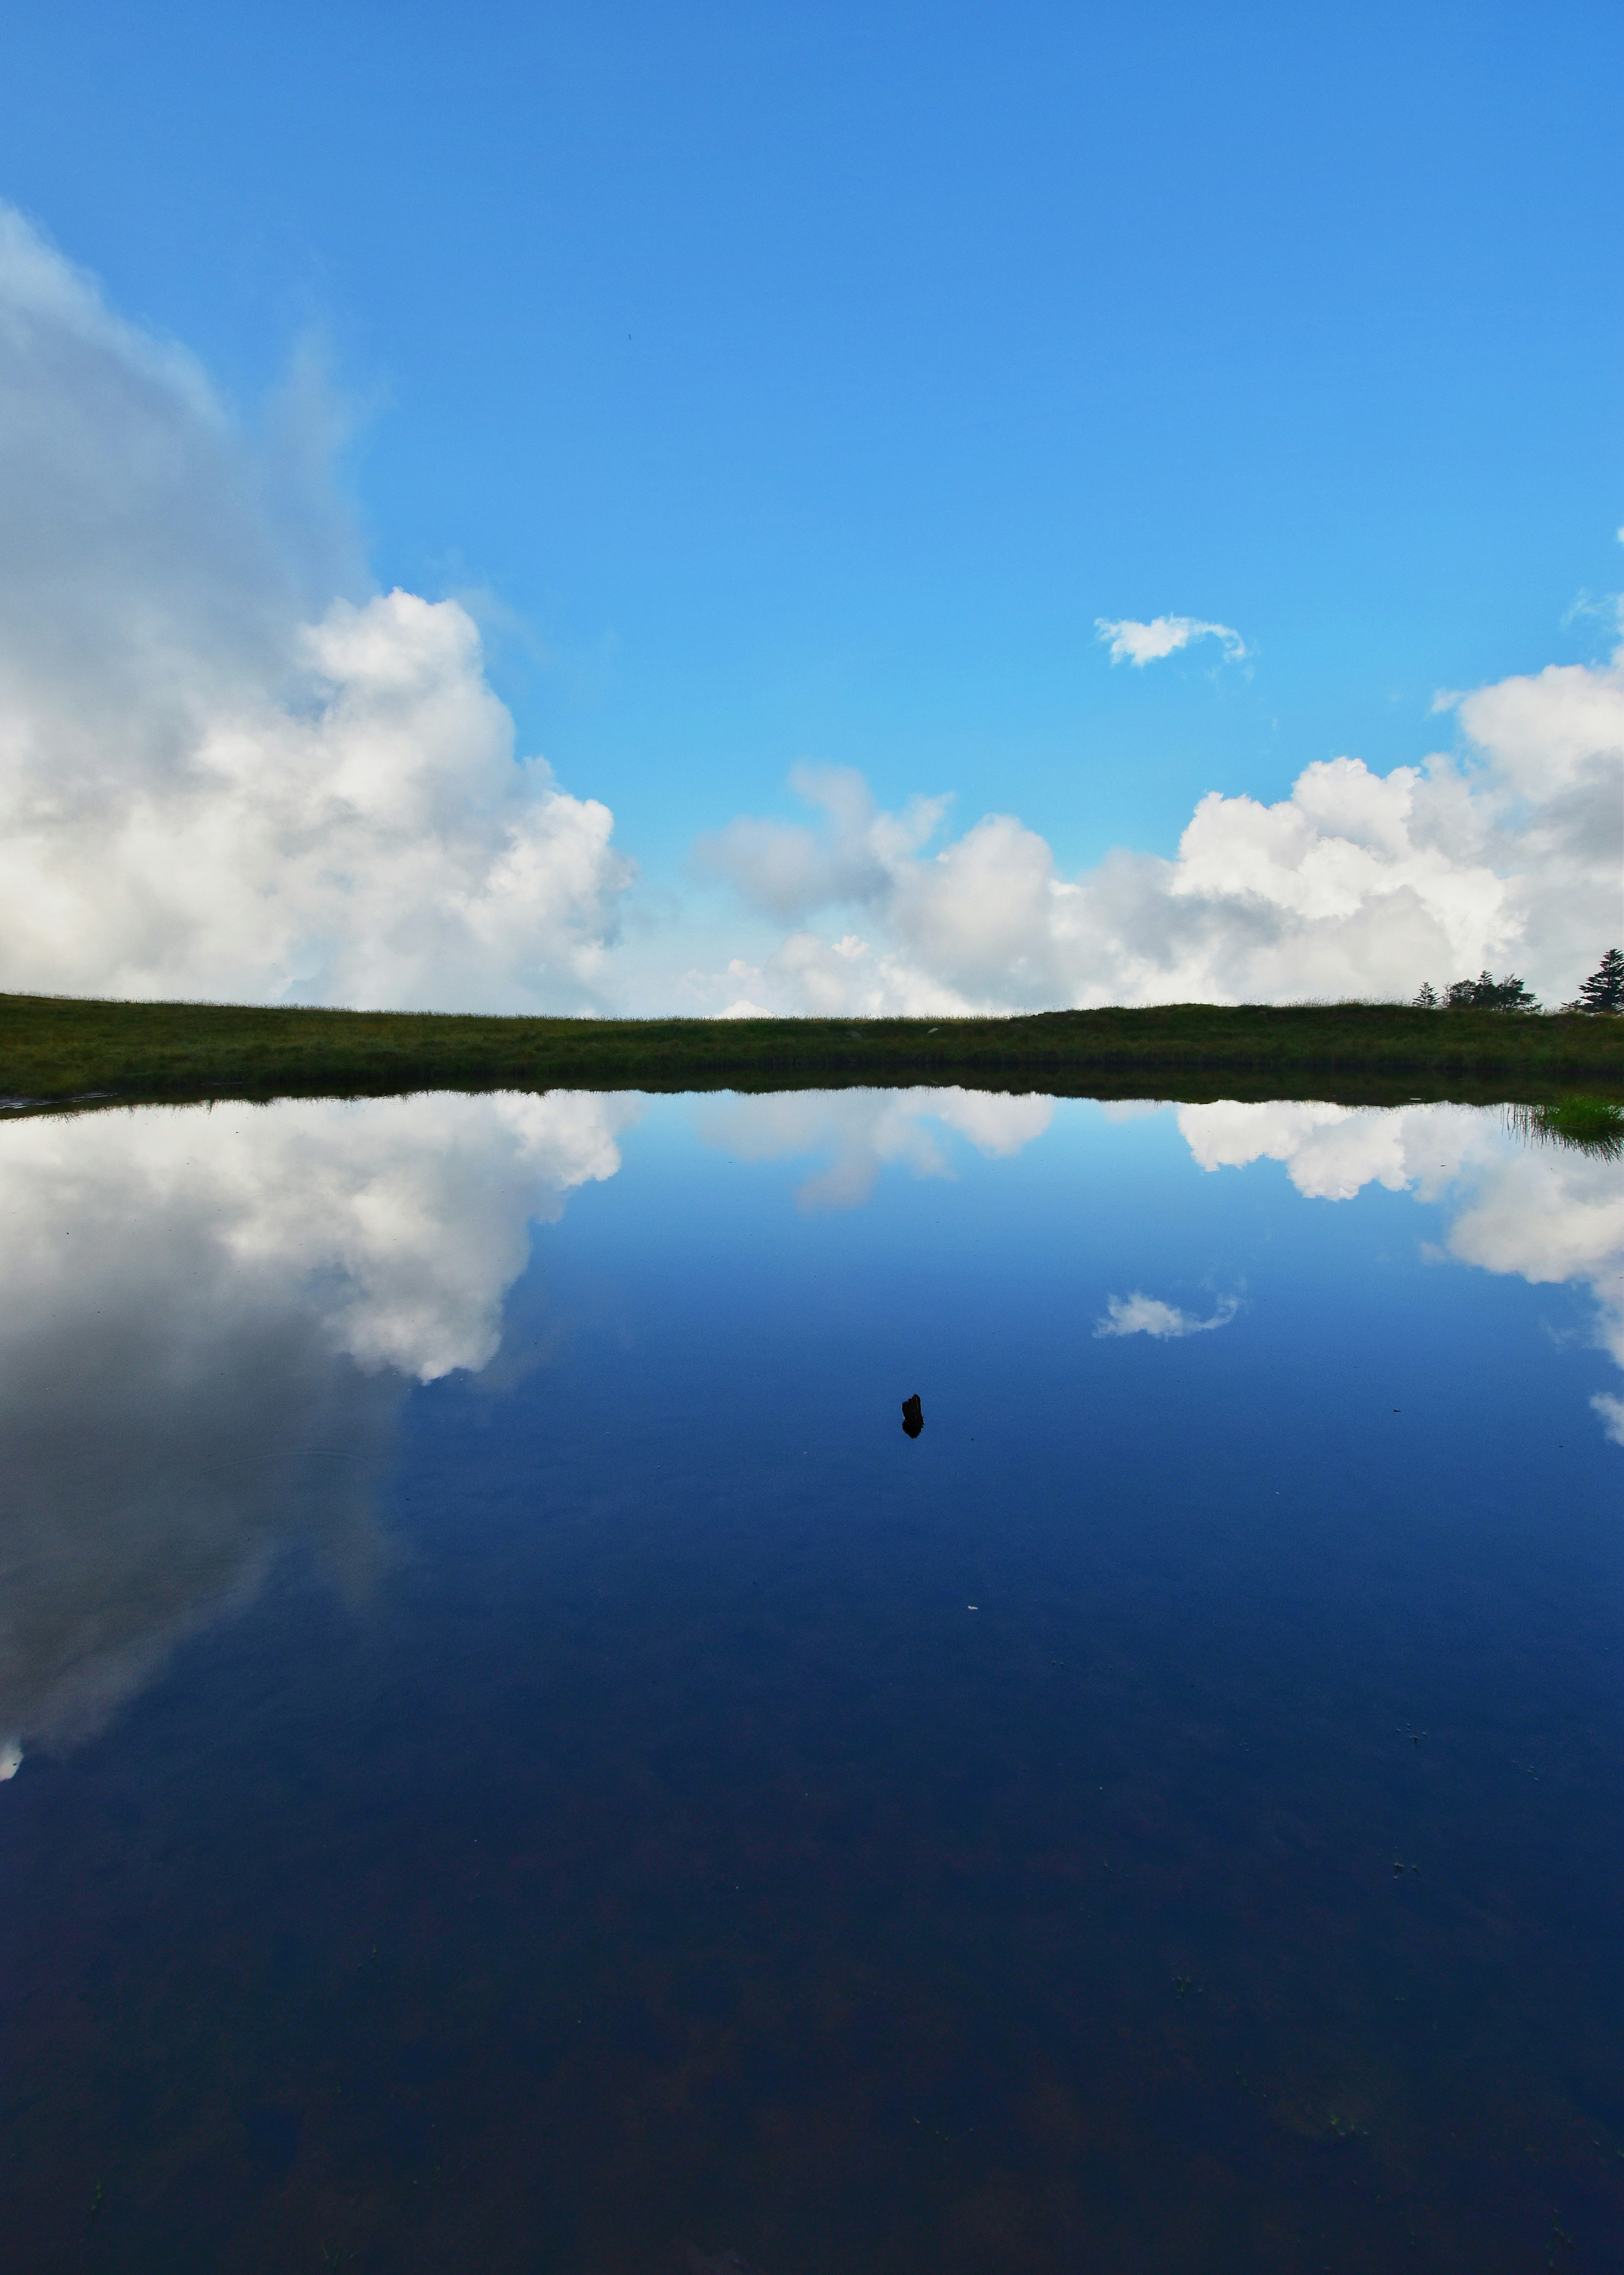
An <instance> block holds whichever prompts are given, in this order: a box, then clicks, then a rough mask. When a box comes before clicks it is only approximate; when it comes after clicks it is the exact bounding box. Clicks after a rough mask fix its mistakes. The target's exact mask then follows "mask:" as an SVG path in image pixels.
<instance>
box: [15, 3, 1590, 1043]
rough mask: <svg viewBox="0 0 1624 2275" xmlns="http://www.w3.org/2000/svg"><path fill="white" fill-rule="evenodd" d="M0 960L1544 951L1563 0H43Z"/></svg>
mask: <svg viewBox="0 0 1624 2275" xmlns="http://www.w3.org/2000/svg"><path fill="white" fill-rule="evenodd" d="M0 37H3V39H4V47H3V49H0V54H3V55H4V70H0V200H4V201H5V208H6V216H5V221H4V229H3V230H0V482H4V495H6V497H7V498H8V499H9V500H10V502H11V503H10V510H8V512H7V513H6V515H5V517H4V524H0V611H3V620H0V814H3V815H4V850H0V894H3V898H0V986H12V987H16V986H28V987H42V988H59V989H62V990H64V991H68V992H79V993H109V994H132V995H152V994H200V995H215V996H225V995H232V996H242V997H248V998H253V999H254V1000H268V1001H276V1000H284V999H285V1000H315V1001H367V1002H373V1003H379V1004H388V1003H419V1004H426V1005H427V1004H436V1005H441V1006H443V1007H445V1008H486V1009H610V1010H638V1011H648V1010H672V1011H706V1012H721V1011H727V1010H739V1009H751V1008H759V1009H774V1010H829V1011H837V1012H850V1013H853V1014H855V1013H858V1012H863V1011H883V1010H910V1011H945V1010H954V1009H1021V1008H1028V1007H1032V1006H1038V1005H1045V1004H1051V1003H1059V1002H1088V1001H1162V1000H1174V999H1176V998H1179V997H1182V996H1191V997H1204V998H1207V999H1211V1000H1220V1001H1221V1000H1242V999H1254V1000H1283V999H1288V998H1290V997H1292V996H1294V995H1306V994H1316V995H1323V994H1330V995H1335V994H1409V993H1410V992H1412V991H1413V989H1414V987H1415V986H1417V985H1418V984H1419V983H1420V982H1421V980H1423V979H1431V981H1432V982H1433V983H1434V984H1438V985H1441V984H1442V983H1444V982H1445V981H1446V980H1447V979H1453V978H1457V977H1460V976H1462V975H1464V974H1467V973H1471V972H1475V971H1477V969H1478V968H1479V967H1480V965H1482V964H1491V965H1492V967H1493V968H1494V969H1496V970H1501V969H1511V968H1515V969H1516V970H1518V971H1521V972H1523V973H1524V974H1525V975H1526V976H1528V977H1530V979H1532V981H1533V983H1534V984H1535V985H1536V986H1537V987H1538V988H1540V990H1541V991H1542V992H1543V993H1544V994H1545V997H1546V1000H1547V1001H1560V1000H1563V999H1565V998H1567V997H1568V996H1570V995H1571V994H1573V993H1574V992H1575V989H1576V987H1577V985H1578V982H1579V981H1580V980H1581V979H1582V978H1583V977H1584V975H1585V973H1586V972H1588V971H1590V969H1591V968H1593V966H1594V964H1595V963H1596V962H1597V960H1598V957H1599V956H1600V953H1601V951H1602V950H1603V949H1605V948H1606V947H1608V946H1610V945H1613V943H1614V941H1617V940H1619V939H1620V935H1621V934H1624V882H1621V881H1620V863H1621V862H1624V850H1621V847H1624V839H1621V835H1620V825H1621V821H1624V672H1621V671H1620V667H1619V665H1618V664H1617V663H1616V662H1615V661H1614V660H1613V659H1614V656H1615V652H1616V651H1617V650H1618V648H1619V644H1620V614H1619V599H1618V595H1619V592H1620V587H1621V586H1624V544H1621V543H1620V528H1621V527H1624V419H1621V418H1620V410H1621V409H1624V290H1621V289H1620V288H1621V287H1624V274H1621V273H1620V272H1621V270H1624V259H1621V256H1620V234H1619V231H1618V226H1617V213H1618V208H1619V198H1620V187H1621V183H1620V174H1621V173H1624V166H1621V164H1620V155H1619V154H1620V137H1619V135H1618V132H1617V104H1616V88H1617V87H1618V86H1619V85H1620V83H1621V82H1624V19H1620V17H1619V15H1618V12H1617V11H1616V10H1614V9H1609V8H1605V7H1602V6H1600V5H1590V4H1582V5H1578V6H1575V8H1573V9H1571V10H1569V11H1566V12H1565V13H1563V15H1562V16H1561V17H1560V19H1553V18H1552V17H1551V16H1550V15H1549V13H1548V11H1533V10H1531V9H1527V8H1522V9H1511V8H1504V7H1502V8H1494V7H1486V8H1485V7H1484V6H1481V5H1477V6H1473V7H1472V8H1469V9H1468V8H1466V7H1449V6H1439V7H1427V8H1421V9H1416V8H1415V7H1413V6H1412V7H1409V8H1406V9H1403V10H1400V9H1397V8H1386V7H1382V6H1376V7H1372V8H1367V9H1363V10H1361V11H1353V12H1348V11H1342V12H1341V13H1338V14H1335V15H1333V14H1332V13H1331V11H1303V10H1301V9H1287V8H1285V7H1270V6H1258V7H1239V8H1235V9H1231V10H1227V11H1221V12H1218V11H1212V10H1210V9H1198V8H1196V7H1193V6H1180V5H1174V6H1171V7H1164V8H1162V9H1160V10H1158V11H1155V12H1154V14H1153V15H1152V14H1150V13H1149V12H1141V13H1139V14H1137V15H1135V14H1132V13H1128V12H1124V11H1117V10H1106V9H1102V8H1091V7H1077V6H1075V5H1074V6H1070V7H1068V8H1064V9H1061V8H1059V7H1048V6H1046V5H1032V6H1029V7H1026V8H1023V9H1022V10H1019V11H1008V10H1007V9H1006V10H1000V11H993V10H992V9H990V8H986V7H966V6H959V7H951V6H948V7H943V6H939V7H937V8H934V9H933V10H929V11H925V10H922V9H917V8H905V7H897V6H889V5H885V4H880V5H874V4H867V5H865V6H864V7H863V8H861V9H858V8H856V7H852V6H845V5H840V4H835V5H830V6H827V7H825V8H823V9H821V10H819V11H801V10H796V11H791V10H789V9H787V8H783V7H781V6H776V5H764V6H760V7H758V8H756V9H754V10H752V11H744V10H742V9H736V8H735V9H731V10H720V9H716V8H714V7H706V6H703V5H699V6H695V7H691V8H688V9H684V10H682V11H672V10H668V9H655V8H653V7H649V6H646V5H627V4H618V5H617V4H608V5H605V4H594V5H593V7H592V8H591V9H586V8H581V7H576V8H555V9H548V8H537V7H529V8H523V9H521V8H517V7H512V6H508V5H504V4H495V5H490V6H487V7H486V8H484V9H482V10H480V11H478V12H477V15H475V16H473V17H470V16H469V15H468V13H467V11H451V10H449V8H443V7H420V6H419V7H412V6H401V7H397V8H395V9H392V10H391V11H389V14H388V16H387V17H386V16H385V15H384V14H383V13H382V11H379V10H377V9H361V8H354V7H348V8H346V7H343V6H339V7H332V6H328V7H324V8H322V9H321V10H319V11H318V10H316V9H313V8H301V7H298V6H291V5H285V4H284V5H279V6H278V7H277V8H276V9H275V10H268V9H263V8H257V7H253V6H245V7H239V8H237V9H234V10H231V11H222V10H217V9H211V10H203V9H201V8H194V7H190V6H183V5H167V6H165V7H163V8H162V9H160V10H158V11H155V12H154V11H147V13H145V14H143V15H140V16H136V15H132V13H131V12H130V11H128V10H125V9H115V8H112V7H110V6H97V5H85V4H77V0H67V4H65V5H63V6H59V7H58V8H57V9H55V10H53V11H34V14H33V16H32V17H31V18H29V19H26V20H25V19H21V18H14V19H12V20H11V22H10V23H9V24H8V26H7V27H6V29H5V31H4V34H3V35H0Z"/></svg>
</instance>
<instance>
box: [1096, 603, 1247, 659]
mask: <svg viewBox="0 0 1624 2275" xmlns="http://www.w3.org/2000/svg"><path fill="white" fill-rule="evenodd" d="M1094 629H1095V631H1097V632H1098V633H1099V637H1100V639H1102V640H1109V641H1110V643H1111V661H1112V662H1113V663H1131V664H1135V665H1137V667H1138V668H1139V669H1140V670H1143V669H1144V666H1145V665H1146V664H1147V663H1156V662H1159V661H1160V659H1161V658H1162V657H1163V656H1164V655H1173V654H1176V653H1177V651H1178V650H1179V649H1180V648H1182V647H1188V646H1190V642H1191V641H1192V640H1204V639H1215V640H1221V641H1222V642H1223V644H1224V660H1225V661H1226V662H1229V663H1238V662H1239V661H1240V660H1241V658H1242V657H1243V655H1244V654H1246V642H1245V641H1244V640H1243V639H1242V638H1241V635H1240V633H1239V632H1237V631H1235V630H1234V629H1233V627H1232V626H1230V625H1228V624H1208V623H1206V622H1205V619H1204V618H1202V617H1200V616H1152V618H1151V621H1150V622H1149V624H1140V623H1138V622H1137V620H1136V619H1135V618H1134V617H1132V616H1122V617H1121V618H1120V619H1119V618H1115V617H1111V616H1096V617H1095V619H1094Z"/></svg>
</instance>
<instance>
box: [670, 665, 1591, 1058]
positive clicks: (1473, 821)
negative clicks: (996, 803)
mask: <svg viewBox="0 0 1624 2275" xmlns="http://www.w3.org/2000/svg"><path fill="white" fill-rule="evenodd" d="M1451 705H1452V707H1454V709H1455V710H1456V711H1457V713H1458V715H1459V719H1460V722H1461V726H1462V730H1463V733H1464V737H1465V739H1466V743H1467V745H1468V752H1467V755H1466V756H1465V757H1463V758H1456V757H1454V756H1452V755H1449V754H1446V753H1436V754H1434V755H1433V756H1432V757H1431V758H1429V759H1428V760H1426V761H1425V763H1424V765H1422V766H1413V767H1412V766H1403V767H1394V769H1393V771H1392V772H1391V773H1390V774H1387V775H1378V774H1373V773H1372V772H1371V770H1370V768H1369V767H1366V766H1365V764H1364V763H1363V760H1360V759H1356V758H1334V759H1325V760H1316V761H1315V762H1314V763H1313V764H1312V765H1311V766H1308V767H1304V768H1303V772H1302V773H1301V774H1300V775H1298V777H1297V780H1296V782H1295V784H1294V785H1293V787H1292V790H1291V794H1290V796H1289V797H1286V798H1282V799H1280V800H1279V801H1278V802H1277V803H1276V804H1274V805H1264V804H1262V803H1261V802H1259V801H1258V799H1255V798H1251V797H1244V796H1241V797H1226V796H1225V795H1223V794H1222V793H1221V792H1220V791H1217V790H1213V791H1211V792H1209V793H1208V795H1207V796H1206V797H1204V798H1202V799H1201V800H1200V802H1199V804H1198V805H1197V807H1196V811H1195V813H1194V814H1193V815H1192V817H1191V819H1190V822H1189V824H1188V825H1187V827H1186V828H1185V830H1184V832H1183V835H1182V837H1181V838H1180V840H1179V847H1178V851H1177V854H1176V855H1175V857H1174V858H1172V859H1170V860H1169V859H1164V858H1160V857H1159V856H1156V855H1152V854H1144V853H1134V852H1129V851H1119V852H1114V853H1112V854H1110V855H1108V856H1107V858H1106V859H1105V860H1104V861H1102V862H1101V863H1100V864H1099V866H1098V867H1096V868H1094V869H1091V870H1089V871H1086V872H1084V873H1083V874H1082V875H1080V876H1076V877H1066V876H1063V875H1061V873H1060V872H1059V869H1058V865H1057V864H1056V862H1055V859H1054V852H1053V850H1052V849H1051V847H1050V846H1049V845H1048V843H1046V840H1045V839H1044V838H1042V837H1041V836H1039V835H1038V833H1037V832H1036V831H1035V830H1032V829H1030V828H1027V827H1026V825H1025V824H1024V823H1023V822H1022V821H1021V820H1018V819H1017V818H1016V816H1015V815H1013V814H1007V813H993V814H986V815H984V816H983V817H982V818H981V820H978V821H977V822H976V823H975V824H974V825H973V826H972V827H971V828H970V829H968V830H966V831H965V832H964V833H963V835H961V836H959V837H957V838H956V839H954V840H952V841H951V842H950V843H948V844H946V845H945V846H943V847H942V848H941V849H940V850H938V851H936V852H934V853H930V852H927V851H926V850H925V847H926V845H927V844H928V843H929V839H930V836H931V835H933V834H934V830H935V828H937V826H938V825H939V821H940V814H941V813H942V812H943V811H945V805H944V802H943V801H941V800H930V799H922V798H916V799H915V800H913V801H912V802H911V804H910V805H909V806H908V808H907V809H906V810H905V811H904V813H902V814H900V815H898V814H888V813H883V812H881V811H880V809H879V807H878V806H877V805H876V804H875V802H874V800H873V798H872V796H871V795H870V793H869V792H868V790H867V787H866V785H865V783H864V782H863V781H862V778H861V777H860V776H858V775H852V774H849V773H848V774H843V775H841V776H840V778H839V783H838V792H837V793H836V791H835V789H834V788H833V787H832V783H831V778H830V777H829V776H828V775H809V774H805V773H803V774H802V775H799V776H797V777H796V778H794V779H795V787H796V788H797V790H799V791H800V794H801V795H802V796H803V797H807V798H809V799H810V800H811V801H812V803H814V804H815V805H818V806H819V807H820V809H821V813H822V820H821V823H820V826H818V827H815V828H808V827H805V826H804V825H794V824H785V823H779V822H772V821H759V820H740V821H736V822H735V823H733V824H732V825H731V826H730V828H729V829H727V830H725V831H723V832H722V833H721V835H719V836H717V837H714V838H713V839H710V840H708V841H706V844H705V846H704V848H703V853H704V858H705V860H706V865H708V866H709V868H710V869H711V870H712V871H713V872H714V873H718V874H720V875H722V876H724V877H726V879H727V880H728V881H729V883H730V884H731V885H732V886H733V887H734V888H735V890H736V892H737V893H738V895H739V896H741V898H742V899H743V900H744V902H745V903H747V904H748V905H749V906H751V907H752V908H754V909H755V910H757V911H759V912H760V913H762V914H763V915H766V916H769V917H774V918H779V919H780V920H782V919H784V918H791V917H798V918H801V919H802V921H801V923H800V924H799V925H798V926H797V929H796V930H794V931H792V932H790V933H788V934H787V935H786V937H785V938H784V939H782V941H780V943H779V944H778V946H777V947H776V948H775V949H772V950H770V951H769V952H768V953H767V955H766V956H763V957H761V958H760V960H759V961H758V962H754V963H752V962H750V961H748V960H747V959H745V958H743V957H739V958H736V959H735V960H734V961H733V962H732V963H731V964H729V967H728V969H727V971H725V972H722V973H719V974H715V975H709V976H706V975H700V974H695V975H692V986H693V987H694V990H695V993H696V994H702V993H703V992H704V991H705V990H706V988H708V989H709V990H710V994H711V1002H712V1008H714V1009H717V1010H719V1011H721V1012H723V1013H727V1012H732V1013H734V1014H741V1013H745V1012H750V1011H755V1010H761V1011H773V1012H779V1013H782V1012H789V1011H804V1012H820V1013H824V1014H827V1015H835V1016H841V1015H845V1016H852V1015H856V1014H862V1013H868V1014H890V1015H896V1014H899V1013H901V1014H913V1015H915V1016H919V1015H926V1016H929V1015H936V1014H953V1013H968V1012H995V1011H1020V1010H1032V1009H1044V1008H1047V1007H1050V1006H1055V1005H1068V1006H1075V1007H1078V1008H1087V1007H1090V1006H1093V1005H1098V1004H1105V1003H1128V1004H1151V1003H1169V1002H1190V1001H1207V1002H1220V1003H1233V1002H1247V1001H1251V1002H1269V1001H1284V1000H1290V999H1293V998H1302V997H1304V996H1309V997H1312V996H1322V997H1324V996H1329V997H1341V996H1373V997H1379V998H1380V997H1393V996H1399V997H1408V996H1409V995H1410V994H1413V993H1414V991H1415V989H1416V987H1417V986H1419V984H1420V982H1421V981H1422V980H1423V979H1431V980H1433V981H1434V982H1435V983H1438V982H1443V981H1446V980H1448V979H1457V978H1462V977H1469V976H1471V975H1474V974H1476V973H1477V971H1480V970H1481V969H1483V968H1484V966H1487V965H1492V966H1494V967H1496V968H1498V969H1504V968H1506V967H1507V966H1509V965H1513V964H1514V966H1515V967H1516V969H1517V971H1519V972H1520V973H1521V974H1522V976H1523V977H1524V978H1525V979H1528V980H1529V981H1530V984H1531V985H1532V986H1534V988H1535V989H1536V991H1537V992H1538V993H1540V994H1544V995H1545V997H1546V998H1547V999H1548V1000H1552V1001H1563V1000H1566V999H1567V998H1568V997H1570V996H1571V995H1572V994H1574V992H1575V989H1576V987H1577V985H1578V983H1579V981H1580V979H1582V978H1583V976H1584V974H1585V973H1586V972H1588V971H1590V969H1591V968H1592V967H1593V966H1594V964H1595V963H1596V960H1597V957H1598V955H1599V954H1600V952H1601V950H1602V949H1605V948H1606V947H1608V946H1610V945H1612V944H1613V941H1614V939H1615V937H1616V935H1617V934H1618V933H1619V930H1620V915H1621V911H1620V888H1619V879H1620V873H1621V872H1624V647H1620V649H1619V650H1618V651H1617V652H1616V653H1615V654H1614V655H1613V658H1612V660H1611V661H1610V662H1608V663H1605V664H1600V665H1588V664H1563V665H1555V664H1553V665H1551V666H1549V667H1548V668H1547V669H1545V670H1544V671H1541V672H1538V673H1534V674H1530V675H1526V676H1519V677H1515V678H1511V679H1506V680H1501V681H1499V683H1497V684H1494V685H1492V686H1488V687H1484V688H1480V689H1478V690H1477V692H1475V693H1472V694H1469V695H1466V696H1464V697H1460V698H1454V699H1451ZM789 881H793V885H794V889H793V890H790V889H789ZM819 903H821V906H820V905H819ZM835 911H838V912H840V913H841V914H842V915H843V916H844V917H845V918H846V921H845V923H843V924H841V925H838V926H836V925H830V924H827V922H826V924H825V925H824V926H822V927H821V928H814V927H813V926H812V925H811V924H809V923H807V922H806V921H805V919H807V918H810V917H812V915H814V914H818V913H822V914H824V915H825V916H826V917H827V915H828V914H829V913H832V912H835Z"/></svg>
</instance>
